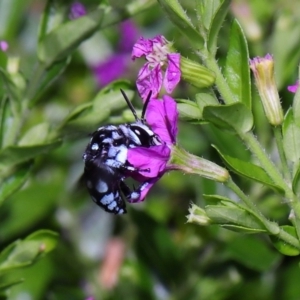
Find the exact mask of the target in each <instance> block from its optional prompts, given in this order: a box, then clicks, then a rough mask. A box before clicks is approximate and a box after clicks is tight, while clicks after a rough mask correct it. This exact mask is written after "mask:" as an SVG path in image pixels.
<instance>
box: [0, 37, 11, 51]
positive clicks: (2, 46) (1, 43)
mask: <svg viewBox="0 0 300 300" xmlns="http://www.w3.org/2000/svg"><path fill="white" fill-rule="evenodd" d="M8 47H9V46H8V43H7V42H6V41H4V40H2V41H0V50H1V51H3V52H6V51H7V50H8Z"/></svg>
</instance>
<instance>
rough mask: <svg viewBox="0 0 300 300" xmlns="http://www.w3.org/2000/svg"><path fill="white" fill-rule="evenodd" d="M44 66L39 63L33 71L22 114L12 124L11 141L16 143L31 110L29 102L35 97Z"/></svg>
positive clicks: (22, 104)
mask: <svg viewBox="0 0 300 300" xmlns="http://www.w3.org/2000/svg"><path fill="white" fill-rule="evenodd" d="M44 70H45V69H44V66H43V65H41V64H38V65H37V67H36V68H35V70H34V71H33V73H32V77H31V79H30V81H29V83H28V85H27V89H26V92H25V95H24V98H23V99H22V102H21V114H20V117H18V118H14V122H13V124H12V129H11V135H10V143H11V144H16V143H17V139H18V136H19V134H20V131H21V129H22V127H23V125H24V123H25V121H26V119H27V116H28V112H29V111H28V110H29V103H30V100H31V99H32V98H33V97H34V95H35V93H36V90H37V88H38V86H39V83H40V80H41V78H42V75H43V73H44Z"/></svg>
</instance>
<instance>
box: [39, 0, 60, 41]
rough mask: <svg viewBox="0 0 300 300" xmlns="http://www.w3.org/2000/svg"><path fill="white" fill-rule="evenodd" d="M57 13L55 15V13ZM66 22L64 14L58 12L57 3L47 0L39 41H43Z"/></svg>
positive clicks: (40, 26) (41, 21)
mask: <svg viewBox="0 0 300 300" xmlns="http://www.w3.org/2000/svg"><path fill="white" fill-rule="evenodd" d="M53 11H55V13H53ZM63 21H64V19H63V17H62V13H61V12H59V11H58V5H57V3H55V1H52V0H47V3H46V6H45V8H44V11H43V14H42V17H41V19H40V23H39V29H38V41H39V42H40V41H42V40H43V39H44V38H45V36H46V35H47V34H48V33H50V32H51V31H52V30H53V29H55V28H56V27H57V26H59V25H60V24H61V23H62V22H63Z"/></svg>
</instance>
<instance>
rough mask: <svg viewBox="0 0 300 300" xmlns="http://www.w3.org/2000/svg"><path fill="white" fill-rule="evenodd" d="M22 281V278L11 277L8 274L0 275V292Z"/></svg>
mask: <svg viewBox="0 0 300 300" xmlns="http://www.w3.org/2000/svg"><path fill="white" fill-rule="evenodd" d="M23 281H24V279H23V278H19V279H12V278H10V277H8V276H0V292H1V291H5V290H7V289H9V288H10V287H12V286H14V285H16V284H19V283H22V282H23ZM0 299H1V298H0Z"/></svg>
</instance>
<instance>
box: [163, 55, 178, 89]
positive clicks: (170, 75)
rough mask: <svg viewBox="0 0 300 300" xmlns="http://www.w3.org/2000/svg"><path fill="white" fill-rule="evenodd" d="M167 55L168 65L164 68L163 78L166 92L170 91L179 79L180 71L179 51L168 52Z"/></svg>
mask: <svg viewBox="0 0 300 300" xmlns="http://www.w3.org/2000/svg"><path fill="white" fill-rule="evenodd" d="M167 57H168V66H167V69H166V74H165V78H164V83H163V85H164V87H165V89H166V91H167V93H169V94H170V93H172V92H173V90H174V89H175V87H176V86H177V84H178V83H179V81H180V77H181V72H180V54H179V53H170V54H168V55H167Z"/></svg>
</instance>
